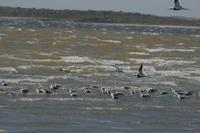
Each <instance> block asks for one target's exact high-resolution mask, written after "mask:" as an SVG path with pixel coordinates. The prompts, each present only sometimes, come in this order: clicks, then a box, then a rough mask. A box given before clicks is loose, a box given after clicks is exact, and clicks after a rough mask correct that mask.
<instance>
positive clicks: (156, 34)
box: [142, 32, 160, 36]
mask: <svg viewBox="0 0 200 133" xmlns="http://www.w3.org/2000/svg"><path fill="white" fill-rule="evenodd" d="M142 34H143V35H151V36H159V35H160V34H159V33H156V32H142Z"/></svg>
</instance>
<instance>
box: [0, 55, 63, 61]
mask: <svg viewBox="0 0 200 133" xmlns="http://www.w3.org/2000/svg"><path fill="white" fill-rule="evenodd" d="M0 58H7V59H12V60H18V61H25V62H30V61H31V62H63V60H59V59H25V58H18V57H15V56H13V55H1V56H0Z"/></svg>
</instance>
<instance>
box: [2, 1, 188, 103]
mask: <svg viewBox="0 0 200 133" xmlns="http://www.w3.org/2000/svg"><path fill="white" fill-rule="evenodd" d="M170 10H189V9H187V8H183V7H182V6H181V5H180V1H179V0H174V6H173V7H171V8H170ZM113 67H115V71H116V72H119V73H124V71H123V70H122V69H121V68H119V67H117V66H116V65H113ZM59 70H60V71H63V72H70V70H65V69H59ZM136 76H137V78H144V77H147V78H151V77H149V76H147V75H145V74H144V72H143V65H142V64H141V65H140V68H139V71H138V74H137V75H136ZM0 84H1V85H2V86H4V87H5V86H9V83H8V82H6V81H1V82H0ZM60 87H61V85H57V84H54V85H53V84H51V85H50V87H49V89H44V88H43V87H42V86H41V85H39V87H38V88H36V92H37V93H44V94H47V95H50V94H51V93H53V92H55V91H56V90H58V89H59V88H60ZM92 88H100V89H101V92H102V94H105V95H110V96H111V98H112V99H118V98H119V96H120V95H123V94H122V93H120V92H119V91H114V90H112V89H106V88H104V87H99V86H92ZM124 88H125V89H129V90H130V94H131V95H134V94H136V92H137V91H138V92H139V94H140V97H142V98H144V97H150V93H152V92H154V91H157V90H154V89H152V88H149V89H140V88H137V90H136V88H134V89H131V87H128V86H126V87H124ZM83 90H84V91H85V92H86V93H91V91H90V88H89V87H84V88H83ZM20 92H21V94H23V95H26V94H27V93H28V92H29V90H28V89H20ZM171 92H172V93H173V94H174V95H175V96H176V97H177V98H178V99H184V96H189V95H192V92H191V91H176V90H174V89H172V90H171ZM167 93H168V92H165V91H164V92H160V94H162V95H164V94H167ZM9 94H10V95H11V96H12V97H15V96H16V95H17V93H16V92H11V93H9ZM69 95H70V96H72V97H75V96H77V92H76V91H75V90H72V89H69Z"/></svg>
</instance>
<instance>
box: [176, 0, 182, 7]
mask: <svg viewBox="0 0 200 133" xmlns="http://www.w3.org/2000/svg"><path fill="white" fill-rule="evenodd" d="M174 6H175V8H180V7H181V6H180V2H179V0H174Z"/></svg>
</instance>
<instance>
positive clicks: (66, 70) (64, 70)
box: [59, 68, 71, 73]
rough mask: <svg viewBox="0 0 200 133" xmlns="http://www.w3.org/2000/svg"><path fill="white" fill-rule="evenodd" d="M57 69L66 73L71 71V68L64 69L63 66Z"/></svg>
mask: <svg viewBox="0 0 200 133" xmlns="http://www.w3.org/2000/svg"><path fill="white" fill-rule="evenodd" d="M59 71H61V72H66V73H70V72H71V70H69V69H64V68H60V69H59Z"/></svg>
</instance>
